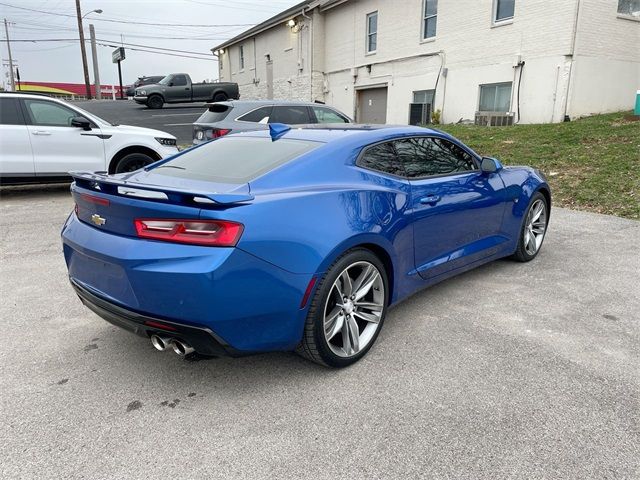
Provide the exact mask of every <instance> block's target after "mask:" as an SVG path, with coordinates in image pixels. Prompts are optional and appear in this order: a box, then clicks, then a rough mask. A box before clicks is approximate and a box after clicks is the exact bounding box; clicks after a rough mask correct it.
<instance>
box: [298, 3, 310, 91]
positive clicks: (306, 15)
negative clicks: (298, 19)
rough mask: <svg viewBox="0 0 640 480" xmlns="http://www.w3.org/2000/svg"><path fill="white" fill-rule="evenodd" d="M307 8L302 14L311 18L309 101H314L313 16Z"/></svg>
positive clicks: (305, 17) (307, 18) (308, 18)
mask: <svg viewBox="0 0 640 480" xmlns="http://www.w3.org/2000/svg"><path fill="white" fill-rule="evenodd" d="M305 10H306V8H303V9H302V12H300V15H302V17H303V18H304V19H306V20H309V30H308V31H309V101H310V102H313V18H312V17H310V16H308V15H307V14H306V13H305Z"/></svg>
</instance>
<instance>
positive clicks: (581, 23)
mask: <svg viewBox="0 0 640 480" xmlns="http://www.w3.org/2000/svg"><path fill="white" fill-rule="evenodd" d="M309 6H310V7H311V9H310V10H306V11H305V13H304V15H301V14H297V15H295V14H294V15H292V18H295V21H296V23H297V26H296V28H295V29H293V30H292V29H291V28H290V27H288V26H287V25H286V24H285V22H284V21H283V22H279V23H278V24H276V25H274V26H273V27H272V28H270V29H268V30H266V31H264V32H262V33H258V34H256V35H254V36H253V37H250V38H247V39H244V40H242V41H240V42H237V43H233V44H232V45H231V46H230V47H228V48H226V49H225V53H224V54H223V55H222V56H221V66H222V70H221V71H220V78H221V79H223V80H227V81H236V82H238V83H239V85H240V92H241V96H242V98H243V99H247V98H267V87H266V84H267V81H266V75H267V74H266V59H265V56H264V55H265V54H267V53H268V54H269V55H270V58H271V60H272V62H273V85H274V86H273V97H274V98H277V99H298V100H311V101H313V100H321V101H325V102H326V103H327V104H330V105H333V106H335V107H336V108H338V109H340V110H342V111H343V112H345V113H347V114H348V115H350V116H352V117H354V118H356V117H357V114H358V112H357V97H358V91H359V90H360V89H364V88H367V87H373V86H387V88H388V101H387V123H397V124H405V123H407V121H408V116H409V104H410V103H411V102H412V101H413V92H414V91H418V90H429V89H433V88H435V86H436V83H437V91H436V98H435V106H434V108H436V109H440V110H442V112H443V113H442V121H443V122H446V123H451V122H457V121H459V120H460V119H469V120H472V119H473V118H474V115H475V112H476V111H477V109H478V103H479V95H480V85H482V84H491V83H499V82H513V88H512V99H511V111H514V112H515V111H517V110H518V95H517V91H518V89H517V83H518V79H519V75H520V71H519V68H520V67H518V68H514V65H515V64H517V62H518V61H519V60H522V61H524V62H525V63H524V67H522V68H523V69H522V80H521V89H520V95H519V107H520V116H521V118H520V121H521V122H522V123H546V122H559V121H562V120H563V118H564V116H565V114H568V115H569V116H571V117H577V116H581V115H586V114H591V113H599V112H608V111H615V110H622V109H630V108H632V106H633V103H634V101H635V100H634V99H635V96H634V92H635V91H636V89H638V88H639V87H640V79H639V74H640V58H639V57H640V48H638V45H640V22H638V21H637V20H632V19H627V18H619V16H618V15H617V0H562V1H557V0H516V5H515V14H514V18H513V20H512V21H507V22H504V23H501V24H495V23H494V22H493V21H492V19H493V8H494V0H440V1H439V2H438V19H437V35H436V37H435V38H434V39H429V40H422V15H423V10H422V9H423V0H347V1H343V2H335V1H332V0H319V1H312V2H310V5H309ZM373 11H377V12H378V48H377V50H376V52H375V53H374V54H367V53H366V16H367V14H369V13H371V12H373ZM576 18H578V22H577V24H576V21H575V20H576ZM576 25H577V29H576ZM574 32H576V33H575V36H574ZM254 42H255V61H254V53H253V52H254ZM239 45H244V52H245V69H244V70H243V71H240V69H239V67H238V49H239ZM311 50H313V55H311ZM312 63H313V65H312ZM443 67H444V68H445V69H446V76H445V75H443V74H442V70H441V68H443ZM311 69H313V84H312V83H311V80H310V71H311ZM254 79H255V80H254Z"/></svg>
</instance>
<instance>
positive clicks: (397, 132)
mask: <svg viewBox="0 0 640 480" xmlns="http://www.w3.org/2000/svg"><path fill="white" fill-rule="evenodd" d="M430 134H431V135H438V136H442V137H447V138H449V137H450V136H449V135H448V134H446V133H443V132H441V131H439V130H435V129H432V128H423V127H413V126H410V125H364V124H356V123H337V124H312V125H295V126H292V127H291V130H288V131H287V132H285V133H284V134H282V135H281V136H280V137H279V138H287V139H291V140H307V141H313V142H323V143H329V142H332V141H336V140H339V139H349V140H353V141H359V140H361V141H362V142H363V143H374V142H376V141H384V140H389V139H392V138H398V137H403V136H415V135H430ZM240 135H243V136H253V137H268V136H270V132H269V130H255V131H249V132H239V133H236V134H231V135H229V136H240ZM276 141H277V140H276Z"/></svg>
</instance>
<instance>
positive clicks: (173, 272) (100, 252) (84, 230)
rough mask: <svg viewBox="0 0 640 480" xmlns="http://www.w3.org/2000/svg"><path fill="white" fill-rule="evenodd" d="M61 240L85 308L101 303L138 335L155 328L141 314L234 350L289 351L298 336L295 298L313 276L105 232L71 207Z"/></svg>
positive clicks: (228, 252)
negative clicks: (82, 292) (202, 334)
mask: <svg viewBox="0 0 640 480" xmlns="http://www.w3.org/2000/svg"><path fill="white" fill-rule="evenodd" d="M112 208H113V207H112ZM110 220H113V219H110ZM114 221H115V220H114ZM62 241H63V250H64V255H65V261H66V263H67V268H68V270H69V277H70V278H71V280H72V283H73V284H74V288H76V291H78V286H79V287H81V288H83V289H84V290H85V291H87V292H88V293H89V294H91V295H93V296H92V297H88V296H87V295H84V296H82V295H81V298H82V299H83V301H85V304H86V305H87V307H89V308H91V309H92V310H94V311H96V308H92V307H94V306H95V305H98V306H99V307H100V308H101V310H100V311H96V313H98V315H100V316H101V317H103V318H105V319H106V320H108V321H110V322H112V323H116V322H119V323H116V324H118V325H119V326H122V327H124V328H126V326H125V325H128V326H129V327H130V328H129V330H131V331H134V332H135V333H138V334H144V335H146V334H148V332H150V331H152V329H149V328H144V329H143V330H142V331H140V328H141V327H140V325H141V324H143V323H144V321H146V320H144V319H143V318H146V319H152V320H153V319H160V320H159V321H162V322H165V323H166V322H167V321H168V322H171V323H175V324H176V325H179V326H183V327H184V329H189V328H194V329H195V330H197V331H202V330H204V331H207V332H210V333H209V336H213V338H214V339H217V340H219V343H221V344H222V345H225V348H224V350H225V351H227V352H230V351H235V352H236V353H240V352H242V353H255V352H265V351H274V350H292V349H294V348H295V346H296V345H297V344H298V342H299V341H300V338H301V337H302V329H303V326H304V319H305V317H306V309H300V301H301V299H302V297H303V295H304V292H305V289H306V286H307V284H308V283H309V280H310V279H311V275H305V274H293V273H290V272H287V271H285V270H282V269H280V268H279V267H276V266H274V265H272V264H270V263H268V262H265V261H263V260H260V259H258V258H257V257H255V256H253V255H251V254H248V253H246V252H244V251H243V250H241V249H239V248H212V247H203V246H192V245H180V244H172V243H166V242H156V241H150V240H142V239H139V238H132V237H126V236H122V235H117V234H112V233H108V232H105V231H101V230H100V229H99V228H97V227H92V226H90V225H87V224H85V223H83V222H81V221H79V220H78V219H77V217H76V215H75V214H73V213H72V214H71V215H70V217H69V219H68V220H67V223H66V224H65V226H64V229H63V232H62ZM87 298H88V299H89V300H91V301H88V300H87ZM94 298H97V299H98V300H99V301H95V300H94ZM110 305H111V306H113V307H109V306H110ZM108 307H109V308H108ZM105 310H106V312H107V313H105ZM114 311H115V313H114ZM107 317H108V318H107ZM123 318H124V319H125V320H124V321H123V320H122V319H123ZM136 319H137V320H136ZM131 322H133V323H131ZM184 329H183V330H184ZM188 331H189V332H190V331H191V330H188ZM163 333H165V334H166V333H167V332H163ZM184 340H185V341H186V342H187V343H190V339H188V338H184ZM226 345H228V346H229V347H227V346H226ZM192 346H193V347H194V348H196V345H192ZM206 348H211V347H206ZM196 350H197V351H200V350H198V349H197V348H196ZM202 353H204V351H202Z"/></svg>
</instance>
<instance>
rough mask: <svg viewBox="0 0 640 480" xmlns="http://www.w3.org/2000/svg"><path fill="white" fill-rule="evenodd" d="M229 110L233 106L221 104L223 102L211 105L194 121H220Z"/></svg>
mask: <svg viewBox="0 0 640 480" xmlns="http://www.w3.org/2000/svg"><path fill="white" fill-rule="evenodd" d="M231 110H233V107H232V106H231V105H223V104H216V105H211V106H210V107H209V109H208V110H207V111H206V112H204V113H203V114H202V115H200V118H198V120H196V123H216V122H221V121H222V120H224V119H225V118H227V115H229V112H230V111H231Z"/></svg>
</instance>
